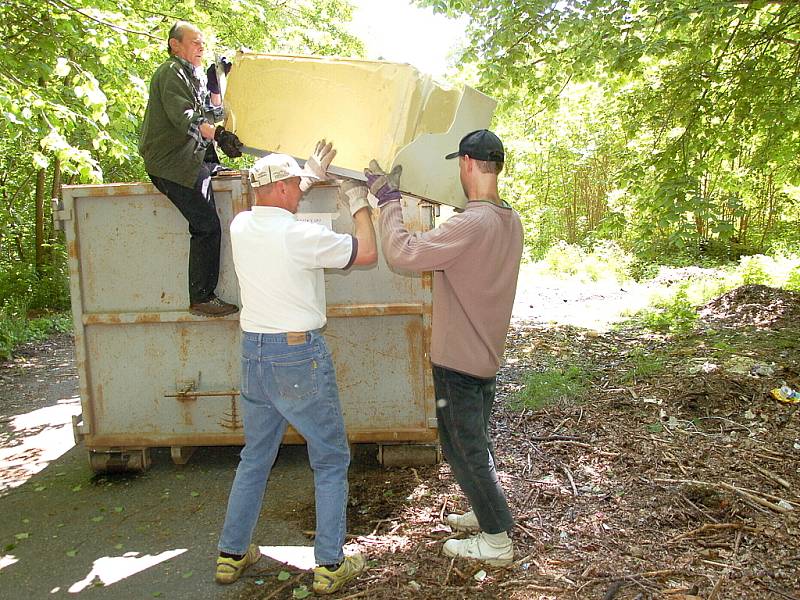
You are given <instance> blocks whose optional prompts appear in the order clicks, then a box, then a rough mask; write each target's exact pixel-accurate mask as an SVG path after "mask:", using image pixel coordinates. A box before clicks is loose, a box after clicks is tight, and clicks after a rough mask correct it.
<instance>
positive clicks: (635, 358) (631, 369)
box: [620, 348, 666, 383]
mask: <svg viewBox="0 0 800 600" xmlns="http://www.w3.org/2000/svg"><path fill="white" fill-rule="evenodd" d="M627 367H628V370H627V371H626V372H625V373H624V374H623V375H622V377H621V378H620V379H621V381H622V382H623V383H636V382H638V381H642V380H644V379H648V378H650V377H653V376H654V375H658V374H659V373H661V372H663V371H664V368H665V367H666V359H665V356H664V355H663V354H659V353H653V352H647V351H645V350H642V349H641V348H636V349H635V350H634V351H633V352H631V353H630V354H629V355H628V358H627Z"/></svg>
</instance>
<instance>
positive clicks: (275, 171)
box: [248, 154, 319, 187]
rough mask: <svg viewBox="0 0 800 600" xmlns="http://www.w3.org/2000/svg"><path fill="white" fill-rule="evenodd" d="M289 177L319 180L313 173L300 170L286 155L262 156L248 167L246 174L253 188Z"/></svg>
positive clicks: (295, 162)
mask: <svg viewBox="0 0 800 600" xmlns="http://www.w3.org/2000/svg"><path fill="white" fill-rule="evenodd" d="M290 177H307V178H309V179H319V178H318V177H317V176H315V175H314V174H313V173H309V172H307V171H306V170H304V169H301V168H300V165H298V164H297V161H296V160H295V159H294V158H292V157H291V156H289V155H288V154H267V155H266V156H262V157H261V158H259V159H258V160H257V161H256V162H255V164H254V165H253V166H252V167H250V170H249V172H248V178H249V180H250V185H252V186H253V187H260V186H262V185H268V184H270V183H275V182H276V181H280V180H282V179H289V178H290Z"/></svg>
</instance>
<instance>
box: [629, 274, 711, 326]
mask: <svg viewBox="0 0 800 600" xmlns="http://www.w3.org/2000/svg"><path fill="white" fill-rule="evenodd" d="M688 285H689V284H687V283H683V284H680V285H679V286H678V289H677V291H676V292H675V293H674V295H671V296H667V297H665V298H661V299H657V300H655V301H654V302H653V304H652V306H653V308H651V309H645V310H644V311H642V312H641V313H639V315H638V316H637V317H636V319H635V320H636V321H639V322H641V323H642V324H643V325H644V326H645V327H647V328H648V329H653V330H655V331H661V332H669V333H688V332H690V331H691V330H692V328H693V327H694V324H695V321H697V317H698V314H697V310H696V308H695V304H693V303H692V302H691V301H690V300H689V296H688V293H687V288H688Z"/></svg>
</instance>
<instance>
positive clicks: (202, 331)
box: [54, 173, 437, 472]
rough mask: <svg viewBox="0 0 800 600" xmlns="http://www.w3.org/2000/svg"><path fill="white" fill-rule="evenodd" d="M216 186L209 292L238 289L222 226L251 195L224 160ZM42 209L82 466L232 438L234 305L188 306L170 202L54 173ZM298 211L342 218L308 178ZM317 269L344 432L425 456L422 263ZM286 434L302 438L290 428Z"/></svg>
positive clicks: (127, 465) (336, 225)
mask: <svg viewBox="0 0 800 600" xmlns="http://www.w3.org/2000/svg"><path fill="white" fill-rule="evenodd" d="M214 192H215V197H216V203H217V210H218V213H219V215H220V220H221V222H222V232H223V240H222V253H221V267H220V280H219V286H218V288H217V295H219V296H220V297H221V298H223V299H225V300H227V301H229V302H237V303H238V302H239V292H238V286H237V282H236V275H235V272H234V268H233V264H232V260H231V251H230V240H229V238H228V226H229V224H230V222H231V219H232V218H233V217H234V215H235V214H237V213H238V212H239V211H241V210H246V209H247V208H249V206H250V198H249V187H248V185H247V183H246V179H245V178H243V177H242V176H241V175H240V174H238V173H236V174H231V175H228V176H225V177H219V178H215V179H214ZM403 203H404V206H403V210H404V215H405V218H406V223H407V224H408V225H409V228H410V229H412V230H416V231H424V230H428V229H430V228H431V227H433V219H434V212H435V210H436V208H435V206H433V205H431V204H430V203H428V202H425V201H419V200H418V199H415V198H413V197H408V198H405V199H404V200H403ZM54 209H55V210H54V212H55V220H56V223H57V225H58V226H59V227H60V228H61V229H62V230H63V231H64V232H65V236H66V243H67V245H68V249H69V272H70V290H71V294H72V315H73V319H74V323H75V345H76V357H77V365H78V372H79V376H80V393H81V407H82V414H81V415H79V416H77V417H75V418H74V422H73V426H74V432H75V438H76V441H80V442H83V444H84V446H85V448H86V449H87V451H88V453H89V461H90V464H91V466H92V468H93V469H94V470H96V471H98V472H101V471H107V470H116V469H122V470H144V469H146V468H147V467H148V466H149V464H150V456H149V449H150V448H152V447H169V448H171V451H172V457H173V460H174V461H175V462H176V463H184V462H186V460H188V458H189V456H190V455H191V452H192V450H193V449H194V448H196V447H198V446H214V445H240V444H242V443H243V441H244V436H243V430H242V421H241V410H240V408H239V392H238V389H239V369H240V367H239V354H240V352H239V342H240V329H239V322H238V315H232V316H230V317H226V318H222V319H208V318H203V317H196V316H194V315H191V314H190V313H189V312H188V311H187V308H188V298H187V274H186V270H187V264H188V251H189V236H188V233H187V225H186V222H185V220H184V219H183V217H182V216H181V215H180V213H179V212H178V211H177V209H175V208H174V206H173V205H172V204H171V203H170V202H169V200H168V199H167V198H166V197H164V196H162V195H161V194H160V193H159V192H158V191H157V190H156V189H155V188H154V187H153V186H152V185H151V184H149V183H137V184H107V185H79V186H65V187H64V188H63V200H62V203H61V204H59V205H58V206H56V207H54ZM299 216H301V217H303V218H309V219H315V220H320V221H321V222H324V223H330V226H331V227H332V228H333V229H334V230H335V231H339V232H351V231H352V220H351V217H350V214H349V212H348V210H347V208H346V207H342V206H339V202H338V189H337V185H320V186H315V187H314V188H312V190H311V191H310V192H309V193H308V195H307V196H306V200H304V201H303V202H301V205H300V211H299ZM375 218H377V217H375ZM376 225H377V223H376ZM325 279H326V294H327V302H328V309H327V310H328V325H327V328H326V331H325V334H326V338H327V340H328V342H329V345H330V347H331V350H332V352H333V356H334V363H335V365H336V372H337V380H338V383H339V390H340V395H341V400H342V408H343V412H344V417H345V423H346V426H347V432H348V436H349V439H350V440H351V442H354V443H357V442H370V443H377V444H378V447H379V458H380V459H381V461H382V462H384V463H385V464H386V463H388V464H396V463H398V462H406V463H408V462H431V461H433V460H435V459H436V458H437V449H436V448H437V447H436V439H437V430H436V419H435V407H434V399H433V384H432V381H431V375H430V369H429V366H428V365H429V358H428V351H429V345H430V330H431V312H432V311H431V308H432V307H431V277H430V274H423V275H416V274H410V273H400V272H395V271H393V270H391V269H390V268H389V267H388V265H387V264H386V262H385V261H384V260H383V258H382V257H380V258H379V260H378V264H377V265H375V266H372V267H369V268H361V267H356V268H354V269H352V270H350V271H347V272H342V271H333V270H332V271H329V272H326V278H325ZM285 442H287V443H302V438H300V437H299V436H298V435H297V433H296V432H294V431H292V430H291V429H290V430H289V432H288V433H287V436H286V439H285Z"/></svg>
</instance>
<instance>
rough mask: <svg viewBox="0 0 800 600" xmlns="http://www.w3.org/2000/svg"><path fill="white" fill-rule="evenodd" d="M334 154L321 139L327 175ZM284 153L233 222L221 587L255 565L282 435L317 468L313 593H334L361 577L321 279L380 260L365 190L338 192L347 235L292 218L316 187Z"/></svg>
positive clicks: (260, 165) (254, 173)
mask: <svg viewBox="0 0 800 600" xmlns="http://www.w3.org/2000/svg"><path fill="white" fill-rule="evenodd" d="M334 153H335V151H334V150H332V147H331V145H330V144H325V143H324V140H323V141H322V142H320V144H318V145H317V151H315V154H314V155H315V156H320V157H322V158H321V160H320V164H319V166H318V167H314V164H315V161H312V160H309V163H311V165H312V168H314V169H319V170H321V171H322V176H323V177H324V171H325V169H327V167H328V165H330V161H331V159H332V158H333V154H334ZM309 163H307V164H306V168H305V170H302V169H300V167H299V166H298V165H297V162H295V160H294V159H293V158H291V157H290V156H287V155H284V154H271V155H269V156H266V157H264V158H261V159H259V160H258V161H257V162H256V163H255V165H253V168H252V169H251V170H250V173H249V178H250V182H251V185H252V186H253V188H254V191H255V204H254V206H253V208H252V209H251V210H249V211H244V212H241V213H239V214H238V215H237V216H236V218H234V220H233V222H232V223H231V247H232V249H233V263H234V266H235V268H236V275H237V277H238V278H239V288H240V290H241V299H242V313H241V317H240V322H241V327H242V330H243V337H242V382H241V400H242V411H243V415H244V416H243V419H244V435H245V447H244V449H243V450H242V454H241V461H240V463H239V467H238V469H237V470H236V477H235V478H234V481H233V487H232V489H231V493H230V499H229V500H228V511H227V514H226V516H225V525H224V526H223V530H222V535H221V537H220V541H219V551H220V555H219V558H218V559H217V571H216V580H217V582H219V583H232V582H234V581H236V580H237V579H238V578H239V577H240V576H241V574H242V572H243V571H244V570H245V569H246V568H247V567H248V566H249V565H251V564H253V563H255V562H256V561H257V560H258V558H259V556H260V552H259V549H258V546H256V545H254V544H251V543H250V542H251V538H252V535H253V530H254V528H255V526H256V522H257V520H258V515H259V513H260V511H261V502H262V500H263V497H264V492H265V489H266V484H267V479H268V477H269V473H270V469H271V468H272V464H273V463H274V461H275V457H276V455H277V452H278V447H279V446H280V443H281V439H282V438H283V435H284V432H285V431H286V427H287V425H289V424H291V425H292V426H293V427H294V428H295V429H296V430H297V432H298V433H300V435H302V436H303V437H304V438H305V440H306V443H307V445H308V457H309V461H310V463H311V468H312V469H313V470H314V491H315V501H316V517H317V518H316V532H317V533H316V538H315V541H314V557H315V560H316V562H317V565H318V566H317V567H316V568H315V569H314V584H313V587H314V591H315V592H316V593H318V594H330V593H333V592H335V591H337V590H339V589H340V588H341V587H342V586H344V585H345V584H346V583H348V582H349V581H351V580H352V579H354V578H355V577H357V576H358V575H359V573H361V572H362V571H363V570H364V568H365V564H366V561H365V559H364V557H363V556H362V555H361V554H353V555H348V556H345V555H344V552H343V549H342V546H343V544H344V541H345V526H346V508H347V495H348V484H347V469H348V466H349V464H350V451H349V447H348V442H347V434H346V433H345V428H344V420H343V418H342V410H341V406H340V404H339V392H338V388H337V385H336V376H335V373H334V367H333V363H332V361H331V355H330V352H329V351H328V348H327V346H326V345H325V338H324V336H323V335H322V332H321V328H322V327H323V326H324V325H325V323H326V316H325V281H324V274H323V269H326V268H331V269H348V268H350V267H351V266H352V265H371V264H374V263H375V262H376V260H377V257H378V250H377V244H376V241H375V231H374V229H373V226H372V218H371V217H370V208H369V205H368V204H367V200H366V198H367V188H366V186H364V185H363V184H356V183H353V182H345V183H344V184H342V196H343V200H345V201H346V202H347V204H348V205H349V210H350V212H351V214H352V218H353V224H354V227H353V230H354V234H353V235H347V234H341V233H335V232H333V231H331V230H330V229H328V228H327V227H324V226H322V225H319V224H315V223H308V222H304V221H298V220H297V219H296V218H295V213H296V212H297V208H298V203H299V202H300V199H301V198H302V196H303V193H304V192H303V189H305V187H307V182H308V180H309V179H310V178H314V177H318V175H315V174H314V173H313V172H311V173H310V172H309Z"/></svg>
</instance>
